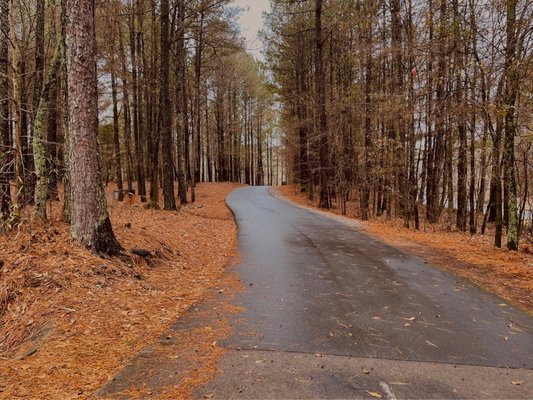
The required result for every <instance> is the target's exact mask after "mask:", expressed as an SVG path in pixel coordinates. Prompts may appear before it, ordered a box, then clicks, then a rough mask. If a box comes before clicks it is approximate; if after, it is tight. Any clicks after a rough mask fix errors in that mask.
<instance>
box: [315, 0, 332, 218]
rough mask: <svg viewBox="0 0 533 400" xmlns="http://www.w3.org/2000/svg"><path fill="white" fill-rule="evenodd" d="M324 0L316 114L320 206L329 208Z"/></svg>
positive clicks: (318, 0) (318, 4)
mask: <svg viewBox="0 0 533 400" xmlns="http://www.w3.org/2000/svg"><path fill="white" fill-rule="evenodd" d="M322 3H323V2H322V0H315V51H316V54H315V80H316V86H317V93H316V96H317V98H316V104H317V105H316V107H317V110H316V114H317V116H318V124H317V126H318V136H319V138H320V139H319V146H320V148H319V157H320V201H319V203H318V206H319V207H320V208H327V209H329V208H330V206H331V203H330V197H329V184H330V182H329V175H330V174H329V172H330V171H329V141H328V132H327V130H328V122H327V114H326V82H325V69H324V54H323V53H324V38H323V34H322V11H323V7H322V6H323V4H322Z"/></svg>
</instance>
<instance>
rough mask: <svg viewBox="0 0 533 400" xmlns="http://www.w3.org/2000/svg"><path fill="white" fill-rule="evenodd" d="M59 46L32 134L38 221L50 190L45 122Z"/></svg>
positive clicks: (58, 60)
mask: <svg viewBox="0 0 533 400" xmlns="http://www.w3.org/2000/svg"><path fill="white" fill-rule="evenodd" d="M62 57H63V55H62V53H61V45H58V46H57V48H56V51H55V55H54V60H53V61H52V67H51V69H50V71H49V72H48V78H47V81H46V85H45V87H44V90H43V91H42V94H40V101H39V105H38V107H37V114H36V116H35V123H34V132H33V151H34V159H35V174H36V177H37V182H36V186H35V216H36V217H37V218H39V219H46V201H47V200H48V197H49V196H48V193H49V189H50V176H51V174H52V171H51V170H50V159H51V156H52V155H51V154H50V151H49V150H50V146H48V144H47V143H46V140H47V136H48V135H47V132H46V131H45V121H46V116H47V113H48V112H49V109H50V107H49V105H50V102H51V101H52V96H53V95H54V89H55V87H56V86H57V78H58V75H59V72H60V67H61V59H62Z"/></svg>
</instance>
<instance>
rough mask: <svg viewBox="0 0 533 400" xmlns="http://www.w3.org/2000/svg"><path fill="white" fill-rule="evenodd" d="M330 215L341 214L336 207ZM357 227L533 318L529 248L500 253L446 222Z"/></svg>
mask: <svg viewBox="0 0 533 400" xmlns="http://www.w3.org/2000/svg"><path fill="white" fill-rule="evenodd" d="M277 190H278V192H279V193H280V194H282V195H283V196H284V197H286V198H287V199H289V200H291V201H293V202H295V203H297V204H300V205H303V206H306V207H310V208H318V200H317V201H316V202H313V201H310V200H309V199H308V198H307V196H306V195H305V194H301V193H300V191H299V190H298V188H296V187H294V186H280V187H278V188H277ZM330 212H331V213H335V214H339V215H340V214H341V211H340V209H339V208H336V207H334V208H332V209H331V210H330ZM356 215H357V214H356V205H355V204H348V205H347V215H346V216H347V217H349V218H355V216H356ZM360 223H361V225H362V226H363V227H364V229H365V231H366V232H367V233H368V234H370V235H371V236H373V237H375V238H378V239H381V240H383V241H385V242H386V243H388V244H390V245H392V246H394V247H396V248H399V249H401V250H405V251H407V252H409V253H412V254H416V255H418V256H419V257H421V258H422V259H424V260H426V261H427V262H430V263H432V264H435V265H437V266H439V267H441V268H444V269H446V270H448V271H452V272H454V273H455V274H457V275H459V276H462V277H464V278H467V279H469V280H470V281H472V282H474V283H475V284H477V285H478V286H480V287H482V288H484V289H485V290H488V291H491V292H493V293H496V294H498V295H499V296H500V297H502V298H503V299H505V300H507V301H509V302H510V303H513V304H514V305H516V306H517V307H519V308H521V309H523V310H524V311H526V312H528V313H529V314H533V255H531V253H530V252H529V249H528V248H527V247H524V248H523V249H522V251H519V252H510V251H508V250H507V249H498V248H495V247H494V245H493V244H492V239H493V237H492V236H491V235H489V234H487V235H470V234H469V233H464V232H456V231H453V229H452V228H451V227H450V224H449V223H444V222H443V223H441V224H435V225H423V226H422V227H421V230H420V231H417V230H414V229H409V228H405V227H404V226H403V221H401V220H389V219H386V218H382V219H377V220H373V221H360Z"/></svg>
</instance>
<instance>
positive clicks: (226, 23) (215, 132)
mask: <svg viewBox="0 0 533 400" xmlns="http://www.w3.org/2000/svg"><path fill="white" fill-rule="evenodd" d="M1 11H2V12H1V17H0V28H1V35H0V102H1V103H0V106H1V111H0V113H1V126H0V139H1V142H2V147H1V152H0V157H1V158H0V166H1V170H0V193H1V218H0V220H1V222H0V226H1V229H2V231H7V230H10V229H11V228H13V227H16V226H17V225H18V224H21V223H24V221H26V219H27V217H28V215H30V216H33V218H37V219H47V218H49V217H50V212H49V207H50V202H54V201H56V200H58V199H59V200H61V201H62V202H63V207H64V212H63V219H64V220H65V221H66V222H68V223H70V224H71V226H72V235H73V236H74V237H75V238H77V239H78V240H80V241H81V242H82V243H83V244H85V245H86V246H87V247H89V248H91V249H93V250H95V251H96V252H99V253H105V254H116V253H117V252H119V251H120V249H121V247H120V244H119V243H118V242H117V241H116V239H115V238H114V236H113V230H112V226H111V223H110V221H109V216H108V214H107V211H106V207H107V205H106V204H107V203H106V202H107V201H108V200H110V199H109V198H107V199H106V193H105V192H104V186H105V185H107V184H108V183H109V182H111V181H114V182H115V183H116V193H115V197H116V198H117V199H118V200H123V199H124V198H125V197H126V196H128V195H138V196H139V197H140V198H141V200H142V201H146V202H147V204H148V206H149V207H151V208H154V209H158V208H160V207H162V208H164V209H165V210H176V208H177V207H178V206H179V204H186V203H188V202H194V201H195V200H196V198H195V197H196V196H195V186H196V184H197V183H199V182H206V181H209V182H224V181H233V182H243V183H247V184H251V185H263V184H271V185H272V184H278V183H281V181H283V180H284V174H285V164H284V163H283V161H282V160H283V149H282V148H281V140H280V133H279V131H278V129H277V127H276V113H275V111H274V109H273V102H274V94H273V93H272V91H271V90H270V89H269V88H270V85H268V81H267V73H266V71H265V70H264V68H263V67H261V65H260V64H259V63H258V62H257V61H255V60H254V59H253V57H252V56H251V55H249V54H248V53H246V51H245V42H244V39H243V38H242V36H241V35H240V33H239V26H238V25H237V22H236V20H235V18H236V16H237V15H238V13H239V10H238V9H237V8H235V7H233V6H232V5H231V4H230V2H229V1H227V0H222V1H220V0H162V1H155V0H127V1H124V0H113V1H106V2H95V1H94V0H79V1H74V0H72V1H71V0H49V1H40V0H2V3H1ZM175 182H178V189H177V192H176V193H175V189H174V183H175ZM160 196H161V198H160Z"/></svg>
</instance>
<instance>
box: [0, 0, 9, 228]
mask: <svg viewBox="0 0 533 400" xmlns="http://www.w3.org/2000/svg"><path fill="white" fill-rule="evenodd" d="M9 36H10V24H9V0H0V223H1V222H2V221H5V220H6V219H7V218H8V216H9V213H10V208H11V193H10V186H9V175H10V168H9V159H10V146H9V143H10V140H9V138H10V129H9V75H8V72H9V51H8V50H9Z"/></svg>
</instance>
